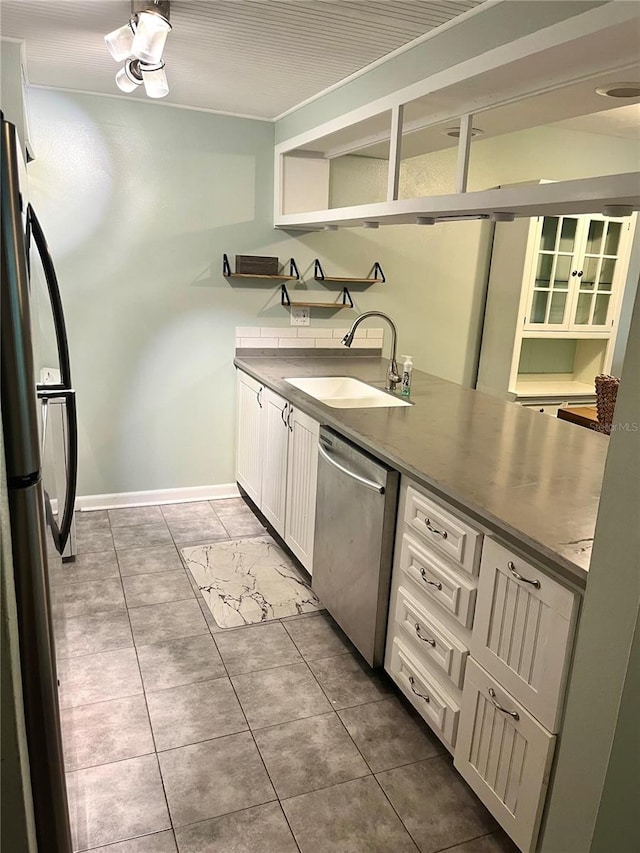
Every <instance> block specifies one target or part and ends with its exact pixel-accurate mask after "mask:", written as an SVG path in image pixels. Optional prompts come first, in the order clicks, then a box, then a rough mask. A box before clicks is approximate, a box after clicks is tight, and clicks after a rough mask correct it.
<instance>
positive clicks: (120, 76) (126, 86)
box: [116, 60, 142, 95]
mask: <svg viewBox="0 0 640 853" xmlns="http://www.w3.org/2000/svg"><path fill="white" fill-rule="evenodd" d="M116 83H117V84H118V89H120V90H121V91H122V92H126V93H127V95H130V94H131V92H135V90H136V89H137V88H138V86H140V85H141V84H142V80H141V79H138V77H137V76H136V75H135V74H134V73H133V72H132V70H131V60H129V61H128V62H125V64H124V66H123V67H122V68H121V69H120V71H118V73H117V74H116Z"/></svg>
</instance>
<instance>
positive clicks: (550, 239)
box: [540, 216, 560, 252]
mask: <svg viewBox="0 0 640 853" xmlns="http://www.w3.org/2000/svg"><path fill="white" fill-rule="evenodd" d="M559 221H560V220H559V219H558V217H557V216H545V218H544V219H543V220H542V237H541V239H540V248H541V249H542V250H543V251H545V252H553V250H554V249H555V247H556V234H557V233H558V223H559Z"/></svg>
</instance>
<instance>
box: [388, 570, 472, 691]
mask: <svg viewBox="0 0 640 853" xmlns="http://www.w3.org/2000/svg"><path fill="white" fill-rule="evenodd" d="M395 621H396V630H397V632H402V633H404V634H406V635H407V636H409V637H411V638H412V639H413V640H415V643H414V646H419V648H420V652H419V653H418V659H420V658H421V657H422V656H424V657H425V658H427V659H428V660H430V661H431V663H432V664H435V665H436V666H437V667H438V669H440V670H441V671H442V673H443V675H446V676H447V677H448V678H450V679H451V681H452V682H453V683H454V684H455V686H456V687H462V680H463V677H464V665H465V661H466V658H467V655H468V654H469V649H467V648H466V646H464V645H463V644H462V643H461V642H459V640H458V639H457V638H456V637H454V636H453V634H451V632H450V631H447V629H446V628H445V627H444V625H443V624H442V623H441V622H439V621H438V619H436V617H435V616H433V614H432V613H430V612H429V611H428V610H427V609H426V608H425V607H423V606H422V604H420V602H419V601H418V600H417V599H416V597H415V596H414V595H412V594H411V593H410V592H409V590H407V589H405V588H404V587H403V586H401V587H400V588H399V589H398V598H397V604H396V612H395Z"/></svg>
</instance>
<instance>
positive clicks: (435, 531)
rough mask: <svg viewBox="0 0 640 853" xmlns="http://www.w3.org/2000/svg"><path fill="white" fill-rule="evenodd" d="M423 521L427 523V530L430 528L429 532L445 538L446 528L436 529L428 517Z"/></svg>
mask: <svg viewBox="0 0 640 853" xmlns="http://www.w3.org/2000/svg"><path fill="white" fill-rule="evenodd" d="M424 523H425V524H426V525H427V530H430V531H431V533H435V534H436V536H442V538H443V539H446V538H447V535H448V534H447V531H446V530H438V528H437V527H433V526H432V525H431V519H430V518H425V520H424Z"/></svg>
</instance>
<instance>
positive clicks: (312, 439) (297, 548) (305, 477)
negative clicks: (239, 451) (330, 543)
mask: <svg viewBox="0 0 640 853" xmlns="http://www.w3.org/2000/svg"><path fill="white" fill-rule="evenodd" d="M289 411H290V413H289V417H288V423H289V449H288V461H287V502H286V511H285V526H284V541H285V542H286V543H287V545H288V546H289V548H291V550H292V551H293V553H294V554H295V555H296V557H297V558H298V559H299V560H300V562H301V563H302V565H303V566H304V567H305V569H306V570H307V571H308V572H309V574H311V573H312V571H313V534H314V528H315V520H316V485H317V481H318V437H319V435H320V425H319V424H318V423H317V421H314V420H313V418H310V417H309V416H308V415H305V414H303V413H302V412H299V411H298V410H297V409H294V408H290V410H289Z"/></svg>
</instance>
